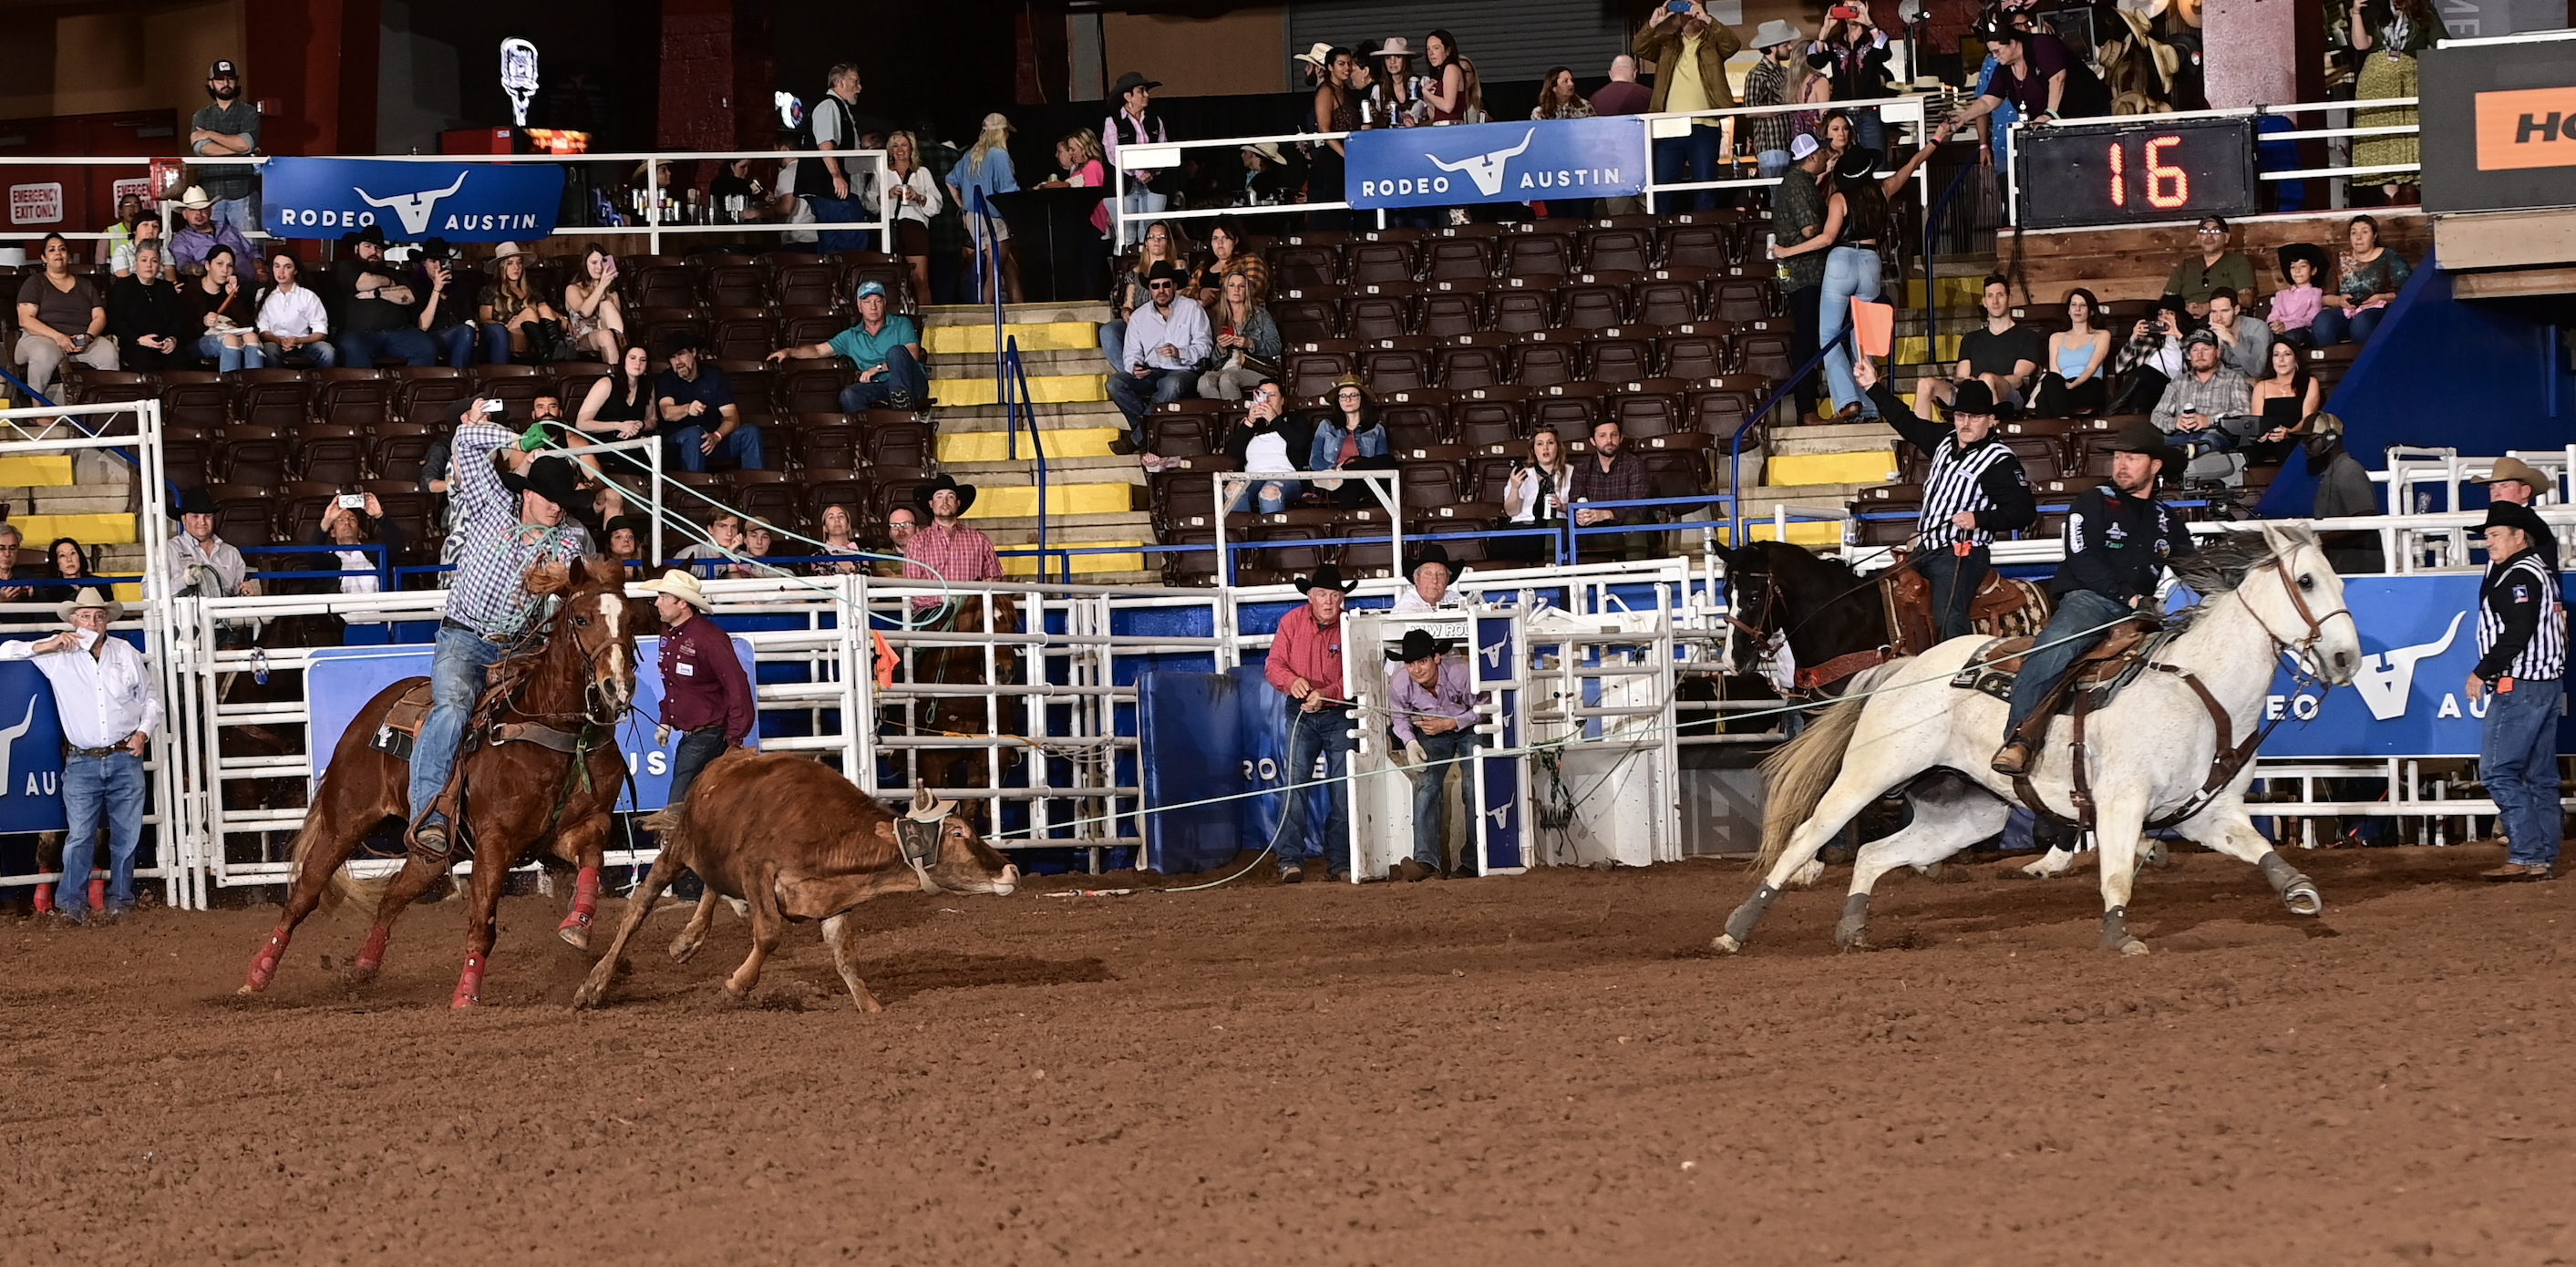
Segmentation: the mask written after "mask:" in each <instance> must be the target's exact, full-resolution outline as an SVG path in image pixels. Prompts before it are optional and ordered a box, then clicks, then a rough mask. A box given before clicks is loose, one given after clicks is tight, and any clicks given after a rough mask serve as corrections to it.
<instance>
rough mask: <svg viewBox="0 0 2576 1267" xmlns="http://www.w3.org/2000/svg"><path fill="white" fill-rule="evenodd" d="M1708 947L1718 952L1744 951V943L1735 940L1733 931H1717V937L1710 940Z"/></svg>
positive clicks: (1737, 952) (1734, 952)
mask: <svg viewBox="0 0 2576 1267" xmlns="http://www.w3.org/2000/svg"><path fill="white" fill-rule="evenodd" d="M1708 947H1709V949H1711V950H1714V951H1717V952H1719V953H1720V954H1728V955H1734V954H1741V953H1743V951H1744V943H1743V942H1740V941H1737V940H1736V939H1735V934H1733V933H1719V934H1718V935H1717V939H1716V940H1715V941H1712V942H1710V943H1709V944H1708Z"/></svg>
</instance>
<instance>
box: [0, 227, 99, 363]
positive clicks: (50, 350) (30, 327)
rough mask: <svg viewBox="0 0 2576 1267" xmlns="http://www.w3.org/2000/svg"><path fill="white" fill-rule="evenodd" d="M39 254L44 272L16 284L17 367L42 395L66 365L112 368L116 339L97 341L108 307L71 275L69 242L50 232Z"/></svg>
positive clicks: (93, 287)
mask: <svg viewBox="0 0 2576 1267" xmlns="http://www.w3.org/2000/svg"><path fill="white" fill-rule="evenodd" d="M38 252H39V254H41V255H42V256H43V258H44V262H45V267H44V271H42V272H39V273H30V274H28V275H27V280H25V281H23V282H20V283H19V284H18V363H19V364H21V365H24V366H26V368H27V386H28V388H29V389H31V390H33V391H36V392H39V393H43V392H47V391H51V390H53V386H54V374H55V373H56V372H57V371H59V370H61V369H62V366H63V362H65V361H78V362H80V363H81V364H83V365H86V366H88V367H90V368H91V369H94V370H112V369H115V368H116V367H117V359H116V343H115V341H114V340H112V339H105V338H101V337H99V336H101V335H103V334H105V333H107V305H106V304H105V303H103V302H101V301H100V299H99V296H98V287H97V285H96V284H95V283H93V282H91V281H90V279H89V278H87V277H84V276H81V275H79V274H76V273H74V272H72V248H71V244H70V243H69V242H66V241H64V240H63V235H62V234H59V233H48V234H46V235H45V240H44V244H43V245H42V246H41V247H39V248H38Z"/></svg>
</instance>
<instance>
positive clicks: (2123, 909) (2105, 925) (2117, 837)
mask: <svg viewBox="0 0 2576 1267" xmlns="http://www.w3.org/2000/svg"><path fill="white" fill-rule="evenodd" d="M2146 820H2147V807H2146V798H2145V797H2144V796H2141V795H2138V794H2136V793H2131V792H2126V791H2123V792H2117V793H2114V794H2111V795H2108V796H2105V797H2103V798H2102V799H2101V800H2099V801H2097V802H2095V804H2094V807H2093V842H2094V847H2095V848H2096V849H2097V850H2098V851H2099V852H2100V855H2101V864H2100V865H2101V868H2102V949H2104V950H2116V951H2118V952H2120V953H2121V954H2124V955H2143V954H2145V953H2147V943H2145V942H2143V941H2140V940H2138V939H2137V938H2136V937H2134V936H2131V935H2130V933H2129V893H2130V890H2131V888H2132V887H2133V886H2135V885H2136V883H2137V879H2138V848H2139V839H2140V837H2141V836H2143V835H2144V834H2145V830H2146Z"/></svg>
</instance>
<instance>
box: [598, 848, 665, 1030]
mask: <svg viewBox="0 0 2576 1267" xmlns="http://www.w3.org/2000/svg"><path fill="white" fill-rule="evenodd" d="M682 869H683V868H682V867H681V865H680V861H679V859H678V858H676V857H674V856H672V855H671V854H669V853H664V854H663V855H662V856H661V857H660V858H657V859H655V860H654V862H653V869H652V870H651V871H649V872H647V873H646V874H645V876H644V883H643V885H642V886H641V887H639V888H637V889H636V890H635V892H634V893H633V894H631V895H629V896H628V897H627V899H626V918H624V919H621V920H619V921H617V935H616V936H615V937H612V938H610V939H609V941H608V953H607V954H605V955H602V956H600V958H599V962H598V963H596V964H593V965H591V969H590V976H589V978H588V979H586V980H584V981H583V982H582V983H581V988H580V989H578V990H575V991H573V993H572V1005H573V1006H574V1007H576V1008H591V1007H597V1006H599V1005H600V1003H601V1001H602V1000H605V999H606V998H607V997H608V984H609V982H611V981H613V980H615V979H616V978H617V961H618V960H620V959H622V958H624V957H625V955H626V941H627V939H628V938H630V937H633V936H634V935H635V930H636V929H639V928H642V927H643V926H644V917H645V916H647V915H650V914H652V913H653V904H654V903H655V902H657V901H660V900H661V897H662V890H663V889H665V888H668V887H669V886H670V883H671V881H673V880H676V879H678V878H679V877H680V872H681V870H682Z"/></svg>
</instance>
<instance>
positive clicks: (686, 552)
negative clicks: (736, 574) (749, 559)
mask: <svg viewBox="0 0 2576 1267" xmlns="http://www.w3.org/2000/svg"><path fill="white" fill-rule="evenodd" d="M740 553H742V516H740V515H737V514H735V513H733V512H732V511H730V510H717V511H716V512H715V515H714V517H712V518H710V519H708V520H707V539H706V540H704V541H693V542H691V543H689V545H688V546H687V547H686V548H684V549H682V550H681V551H680V552H679V553H678V554H675V555H672V556H671V561H672V562H674V563H685V564H687V565H688V566H689V569H690V570H691V571H692V572H695V573H697V574H698V575H700V576H708V577H719V576H724V575H726V574H727V572H728V570H729V569H730V568H731V567H732V566H733V560H734V556H736V555H738V554H740ZM710 564H712V565H713V566H708V565H710Z"/></svg>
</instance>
